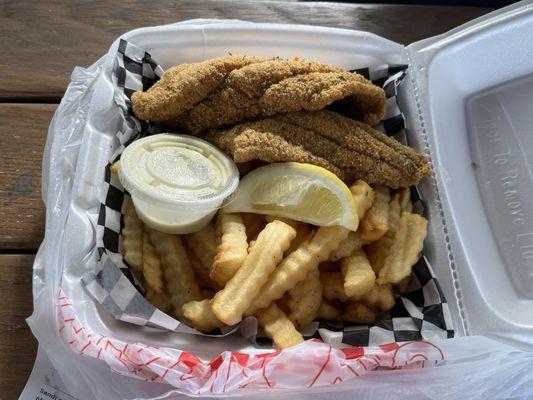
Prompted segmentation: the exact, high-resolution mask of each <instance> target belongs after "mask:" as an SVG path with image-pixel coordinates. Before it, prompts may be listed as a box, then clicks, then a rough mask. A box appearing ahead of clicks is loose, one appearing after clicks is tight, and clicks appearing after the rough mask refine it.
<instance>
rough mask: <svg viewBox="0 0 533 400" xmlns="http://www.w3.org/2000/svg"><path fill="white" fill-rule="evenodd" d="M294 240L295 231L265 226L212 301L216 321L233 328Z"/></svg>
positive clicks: (282, 226) (282, 225) (272, 224)
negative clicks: (242, 261)
mask: <svg viewBox="0 0 533 400" xmlns="http://www.w3.org/2000/svg"><path fill="white" fill-rule="evenodd" d="M295 236H296V230H295V229H294V228H293V227H291V226H289V225H287V224H285V223H284V222H281V221H273V222H270V223H268V224H267V225H266V226H265V228H264V229H263V230H262V231H261V232H260V233H259V236H257V240H256V242H255V244H254V245H253V246H252V248H251V249H250V252H249V253H248V256H247V257H246V259H245V260H244V263H243V264H242V266H241V268H239V270H238V271H237V272H236V273H235V275H234V276H233V278H231V279H230V280H229V281H228V282H227V283H226V287H225V288H224V289H222V290H221V291H220V292H218V293H217V294H216V295H215V297H214V299H213V304H212V306H213V312H214V313H215V315H216V316H217V318H218V319H219V320H221V321H222V322H224V323H225V324H227V325H233V324H236V323H237V322H239V321H240V320H241V319H242V315H243V313H244V312H245V311H246V310H247V309H248V308H249V307H250V305H251V304H252V301H253V300H254V298H256V297H257V296H259V295H262V294H261V292H260V289H261V286H262V285H263V284H264V283H265V282H266V281H267V279H268V277H269V275H270V274H271V273H272V271H273V270H274V268H276V266H277V265H278V264H279V262H280V261H281V259H282V258H283V252H284V251H285V250H287V248H288V247H289V245H290V242H291V240H292V239H294V237H295ZM282 294H283V293H282ZM280 297H281V296H280ZM269 303H270V302H269Z"/></svg>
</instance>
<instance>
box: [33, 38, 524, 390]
mask: <svg viewBox="0 0 533 400" xmlns="http://www.w3.org/2000/svg"><path fill="white" fill-rule="evenodd" d="M114 46H116V43H115V45H114ZM114 51H116V47H115V48H114V47H113V46H112V48H111V50H110V53H109V54H108V55H107V56H106V57H103V58H102V59H101V60H99V61H98V62H97V63H96V64H94V65H93V66H92V67H90V68H88V69H81V68H77V69H75V70H74V72H73V74H72V82H71V84H70V86H69V87H68V89H67V92H66V93H65V96H64V98H63V100H62V102H61V105H60V107H59V108H58V110H57V111H56V114H55V115H54V118H53V120H52V123H51V126H50V129H49V134H48V139H47V143H46V148H45V154H44V159H43V181H42V182H43V190H42V191H43V197H44V201H45V203H46V205H47V216H46V231H45V240H44V242H43V244H42V246H41V248H40V249H39V252H38V254H37V257H36V260H35V266H34V307H35V311H34V313H33V315H32V317H30V318H29V320H28V323H29V324H30V327H31V329H32V331H33V333H34V334H35V336H36V337H37V339H38V340H39V344H40V346H41V348H42V349H43V350H44V351H45V352H46V353H47V355H48V357H49V358H50V360H51V361H52V363H53V365H54V367H55V368H56V369H57V370H58V372H59V373H60V375H61V378H62V379H63V381H64V382H65V383H67V384H68V385H69V386H70V387H71V390H72V393H73V394H74V395H76V394H77V393H88V392H89V393H92V394H93V396H94V398H98V399H116V398H124V399H171V398H175V397H176V395H177V394H178V393H186V394H192V395H195V394H196V395H204V396H210V395H212V394H216V395H220V396H251V395H254V397H258V395H261V396H262V395H264V396H267V397H270V396H287V395H289V394H288V392H287V391H288V390H291V392H290V393H291V395H296V396H298V398H345V397H346V398H348V397H350V398H351V397H354V396H356V395H359V396H370V395H372V396H380V397H382V398H384V399H387V398H395V397H397V396H398V395H406V396H407V395H408V396H410V397H415V398H430V399H448V398H450V399H452V398H459V397H460V398H465V397H466V398H471V399H478V398H479V399H484V398H494V399H496V398H509V397H526V396H531V395H533V372H532V368H531V367H532V366H533V354H532V353H531V352H526V351H521V350H518V349H516V348H514V347H511V346H509V345H505V344H502V343H500V342H496V341H494V340H491V339H488V338H484V337H480V336H472V337H462V338H456V339H450V340H435V341H432V342H427V341H425V342H408V343H403V344H396V343H392V344H390V345H384V346H377V347H372V348H365V349H362V348H354V349H351V350H350V349H345V350H339V349H335V348H332V347H330V346H328V345H326V344H324V343H320V342H317V341H309V342H306V343H304V344H302V345H300V346H297V347H294V348H291V349H288V350H284V351H283V352H279V353H273V354H272V353H271V354H270V355H266V356H265V355H257V354H250V355H244V354H243V353H239V352H235V351H233V352H232V351H225V352H223V353H222V354H220V355H219V356H213V357H209V356H208V355H207V356H206V355H203V356H202V358H201V359H200V358H196V357H195V356H194V355H192V354H191V353H188V352H187V350H189V351H190V348H192V349H197V348H199V347H206V348H210V350H211V351H207V350H206V354H217V351H216V349H217V348H218V347H219V346H220V343H219V344H217V345H213V344H212V343H209V344H208V343H207V342H203V343H200V342H199V341H202V340H207V339H204V338H199V339H198V338H195V339H192V338H191V337H188V336H187V335H183V336H181V337H179V336H178V335H176V336H175V337H174V336H169V337H168V338H166V339H165V340H170V341H172V340H174V343H175V344H174V346H166V347H161V346H158V347H155V346H154V347H151V348H150V347H149V346H148V344H149V343H152V342H157V341H158V340H159V339H160V338H159V336H160V335H163V334H161V333H158V332H154V331H153V330H146V331H143V332H137V331H136V332H135V333H132V334H131V335H125V334H123V332H121V333H120V334H117V335H116V336H111V335H110V334H109V332H108V331H105V332H103V331H100V330H99V329H98V327H99V326H100V325H99V324H98V323H97V322H95V324H94V325H91V326H83V325H82V323H81V322H80V321H81V320H83V319H84V318H85V317H86V314H87V313H88V315H92V314H91V311H89V309H90V308H94V307H95V305H94V304H92V302H91V300H90V298H89V297H88V296H87V295H86V294H85V295H80V296H73V293H69V294H68V295H67V294H65V292H64V291H63V290H62V287H64V286H69V287H78V286H79V285H78V286H76V285H75V283H72V282H68V280H69V279H70V275H68V274H65V273H64V271H65V270H66V269H67V267H68V269H71V270H75V269H76V268H83V265H84V264H83V260H85V259H86V258H89V257H94V254H93V253H94V252H93V250H94V243H93V242H91V241H90V240H88V241H87V240H86V238H85V235H89V233H84V232H83V231H76V229H75V228H73V227H78V228H79V229H81V228H82V227H83V228H86V227H87V226H88V227H90V226H92V225H91V224H90V223H87V224H86V225H84V224H83V223H82V220H81V219H80V218H81V217H80V215H81V213H77V212H76V210H78V209H83V210H84V212H85V213H86V214H87V215H91V213H92V214H93V215H94V214H96V213H97V212H98V211H97V210H96V209H94V210H93V209H92V208H93V207H94V205H93V204H92V203H91V202H90V201H87V202H86V203H83V201H82V199H87V198H90V196H89V195H86V196H80V191H83V190H86V188H85V187H84V186H83V185H82V184H80V183H79V180H76V176H77V174H80V168H81V167H80V163H79V159H78V156H79V155H80V150H81V148H82V146H90V145H91V143H92V142H91V140H90V136H91V135H92V134H94V133H93V131H92V129H91V127H89V126H88V124H87V115H88V113H89V108H90V106H91V99H92V95H93V92H94V88H95V86H96V85H97V84H98V83H99V77H101V75H102V72H103V70H104V69H105V68H109V62H110V61H109V58H110V57H112V56H113V55H112V54H113V52H114ZM100 104H101V103H100ZM93 112H94V110H93ZM84 149H85V150H87V148H86V147H84ZM90 150H91V151H92V152H93V153H94V157H95V158H98V157H99V154H103V153H105V149H103V148H94V149H90ZM85 154H87V151H86V152H85ZM103 156H104V155H101V157H103ZM85 165H86V162H84V163H83V166H85ZM95 181H98V179H95ZM89 186H90V185H89ZM69 219H70V223H68V220H69ZM78 219H79V220H80V222H79V224H78V223H77V222H78ZM80 242H83V243H85V242H87V244H85V245H80V244H79V243H80ZM73 249H76V251H73ZM79 249H81V250H79ZM80 287H81V286H80ZM69 296H70V297H69ZM74 297H75V298H74ZM71 298H72V300H74V301H73V302H70V300H71ZM139 329H140V328H139ZM111 333H113V332H111ZM164 335H172V334H166V333H165V334H164ZM139 337H142V338H145V341H146V343H142V342H140V341H139V340H138V339H139ZM173 338H175V339H173ZM193 341H194V343H193ZM147 343H148V344H147ZM232 347H234V344H233V343H229V342H228V349H231V348H232ZM143 349H144V350H143ZM256 353H257V352H256ZM259 353H261V351H259ZM112 370H114V372H113V371H112ZM167 370H168V371H170V372H168V371H167ZM150 373H152V374H154V375H153V376H154V377H155V378H154V379H153V380H155V382H146V381H150V376H149V375H148V374H150ZM155 373H157V377H156V375H155Z"/></svg>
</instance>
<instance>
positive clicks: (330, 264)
mask: <svg viewBox="0 0 533 400" xmlns="http://www.w3.org/2000/svg"><path fill="white" fill-rule="evenodd" d="M318 270H319V271H320V272H340V270H341V266H340V265H339V263H338V262H337V261H329V260H328V261H324V262H323V263H320V265H319V266H318Z"/></svg>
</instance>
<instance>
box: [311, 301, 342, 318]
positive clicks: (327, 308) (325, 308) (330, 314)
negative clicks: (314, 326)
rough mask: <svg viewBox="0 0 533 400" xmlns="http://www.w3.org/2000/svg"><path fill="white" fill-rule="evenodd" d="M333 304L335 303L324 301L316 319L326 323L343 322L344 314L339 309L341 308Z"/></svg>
mask: <svg viewBox="0 0 533 400" xmlns="http://www.w3.org/2000/svg"><path fill="white" fill-rule="evenodd" d="M333 304H334V303H332V302H329V301H327V300H325V299H322V303H321V304H320V307H319V308H318V312H317V315H316V318H317V319H320V320H324V321H336V322H340V321H342V313H341V311H340V309H339V308H340V307H335V306H334V305H333Z"/></svg>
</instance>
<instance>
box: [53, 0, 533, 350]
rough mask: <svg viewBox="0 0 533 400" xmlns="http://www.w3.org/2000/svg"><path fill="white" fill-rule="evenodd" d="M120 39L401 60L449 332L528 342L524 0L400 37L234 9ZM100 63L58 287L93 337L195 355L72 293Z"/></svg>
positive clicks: (91, 198)
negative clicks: (438, 30)
mask: <svg viewBox="0 0 533 400" xmlns="http://www.w3.org/2000/svg"><path fill="white" fill-rule="evenodd" d="M123 38H124V39H126V40H128V41H130V42H132V43H135V44H136V45H137V46H139V47H141V48H144V49H146V50H147V51H149V52H150V53H151V55H152V57H153V58H154V59H156V60H158V62H159V63H160V64H161V65H162V66H163V67H164V68H168V67H170V66H172V65H175V64H179V63H183V62H195V61H201V60H205V59H208V58H213V57H217V56H222V55H225V54H227V53H233V54H240V53H244V54H250V55H273V54H274V55H278V56H281V57H292V56H294V55H299V56H301V57H303V58H309V59H314V60H318V61H323V62H327V63H331V64H336V65H339V66H344V67H348V66H350V67H354V66H355V67H357V66H367V65H378V64H409V69H408V73H407V77H406V79H405V81H404V84H403V85H402V86H401V88H400V93H399V100H400V103H401V106H402V110H403V111H404V112H405V114H406V115H405V116H406V124H407V129H408V130H409V133H410V142H411V143H412V144H414V147H417V148H419V149H422V150H423V151H424V152H425V153H426V155H427V156H428V157H429V158H430V160H431V164H432V168H433V171H434V175H433V177H432V178H431V179H426V180H424V181H423V183H422V184H421V185H420V189H421V191H422V196H423V198H424V199H425V204H426V207H427V208H428V214H429V219H430V225H429V235H428V238H427V240H426V244H425V254H426V256H427V258H428V260H429V262H430V264H431V265H432V266H433V269H434V272H435V274H436V276H437V278H438V280H439V282H440V284H441V287H442V290H443V292H444V294H445V296H446V297H447V299H448V302H449V305H450V313H451V318H452V320H453V323H454V328H455V331H456V333H455V334H456V337H462V336H470V335H483V336H487V337H490V338H494V339H497V340H499V341H501V342H505V343H507V344H511V345H513V346H515V347H518V348H522V349H532V348H533V202H531V201H529V199H530V198H531V197H532V194H533V189H532V188H533V175H532V170H531V166H530V165H531V162H532V160H533V135H532V134H531V127H532V126H533V95H532V94H531V93H532V92H533V42H532V41H531V38H533V5H531V4H528V3H519V4H517V5H514V6H511V7H508V8H505V9H502V10H500V11H498V12H495V13H492V14H489V15H487V16H485V17H482V18H479V19H477V20H475V21H472V22H470V23H467V24H465V25H463V26H461V27H459V28H457V29H454V30H452V31H450V32H448V33H446V34H443V35H441V36H437V37H433V38H429V39H426V40H423V41H420V42H416V43H413V44H411V45H409V46H407V47H405V46H402V45H400V44H398V43H394V42H391V41H389V40H386V39H384V38H381V37H379V36H376V35H373V34H370V33H366V32H357V31H351V30H343V29H333V28H322V27H313V26H300V25H281V24H252V23H246V22H241V21H205V20H195V21H190V22H188V23H185V24H174V25H167V26H160V27H154V28H142V29H137V30H134V31H131V32H129V33H127V34H125V35H123ZM117 47H118V41H117V42H115V43H114V44H113V46H112V47H111V49H110V54H111V53H114V52H116V49H117ZM102 68H103V70H102V72H101V73H100V75H99V77H98V79H97V80H96V81H95V85H96V86H95V88H94V92H93V96H92V99H91V104H90V109H89V111H88V113H89V114H88V118H87V125H86V127H85V131H84V133H83V139H82V143H81V146H80V153H79V156H78V159H77V168H76V175H75V179H74V182H73V189H72V196H71V199H72V201H71V206H70V210H69V216H68V221H67V225H66V226H67V228H66V237H67V240H68V246H66V247H67V248H66V254H65V258H66V262H65V266H67V267H66V269H65V270H64V271H63V280H64V283H63V290H64V291H65V294H66V295H67V296H68V298H69V300H70V301H71V303H72V304H73V306H74V307H75V308H76V307H78V308H79V309H80V310H83V312H82V313H80V315H78V317H80V318H81V319H82V320H83V321H82V322H85V323H87V324H88V325H90V326H91V327H92V328H93V329H94V330H97V331H98V332H101V334H102V335H110V336H111V335H112V336H115V337H120V338H121V339H123V340H125V341H135V342H145V343H146V342H149V343H150V344H151V345H154V346H168V347H175V348H186V349H187V350H188V351H190V352H193V353H195V354H197V355H198V356H200V357H205V358H206V359H209V358H211V357H214V356H215V355H216V354H218V352H219V350H220V344H219V343H218V342H217V339H206V338H205V337H198V336H193V335H176V334H173V333H167V332H161V331H155V330H152V329H150V328H139V327H137V326H134V325H130V324H125V323H123V322H120V321H117V320H115V319H113V318H111V317H110V316H109V315H108V314H107V313H106V312H104V311H103V310H101V309H100V308H99V307H98V306H97V305H96V304H94V303H90V304H88V303H87V301H86V295H85V294H82V293H81V292H80V278H81V276H82V275H83V273H84V272H85V271H87V270H88V269H89V268H91V265H93V263H95V262H96V258H97V255H96V254H95V251H94V248H95V232H94V228H93V227H94V226H95V225H96V220H97V218H98V208H99V204H100V198H99V194H100V191H101V184H102V181H103V174H104V166H105V165H106V163H107V161H108V160H109V157H110V156H111V154H112V152H113V148H112V147H113V146H112V143H113V138H114V136H115V133H116V129H117V126H118V124H119V119H120V115H119V113H118V112H117V110H116V107H112V105H113V84H112V82H111V76H112V68H113V60H111V59H110V57H108V58H107V59H105V60H104V61H103V65H102ZM45 181H46V177H45ZM451 340H455V339H451ZM224 348H225V349H226V350H233V351H242V350H243V349H245V350H246V351H247V352H249V353H252V352H253V351H254V349H253V347H250V346H249V344H248V342H247V341H246V340H245V339H244V338H241V337H239V336H238V335H233V336H230V337H226V338H224ZM257 351H263V350H257Z"/></svg>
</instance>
